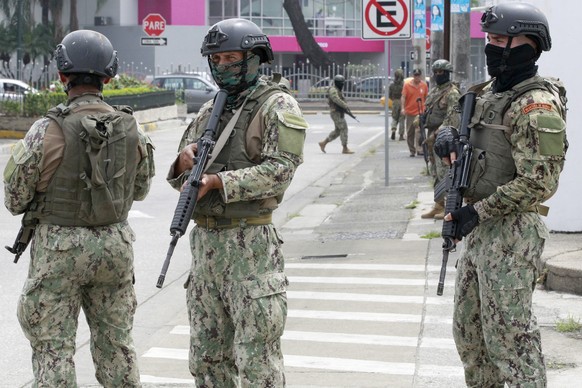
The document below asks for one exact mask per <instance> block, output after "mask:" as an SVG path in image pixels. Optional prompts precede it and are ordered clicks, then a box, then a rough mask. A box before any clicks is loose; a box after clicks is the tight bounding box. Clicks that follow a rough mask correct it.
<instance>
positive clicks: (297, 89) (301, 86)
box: [283, 72, 323, 97]
mask: <svg viewBox="0 0 582 388" xmlns="http://www.w3.org/2000/svg"><path fill="white" fill-rule="evenodd" d="M283 77H285V78H286V79H287V80H288V81H289V84H290V85H291V91H292V93H293V95H294V96H295V97H307V96H308V94H309V89H310V88H311V86H313V85H314V84H316V83H317V82H319V81H320V80H321V79H322V78H323V77H320V76H318V75H315V74H310V73H290V74H287V73H285V72H283Z"/></svg>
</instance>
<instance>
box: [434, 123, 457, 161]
mask: <svg viewBox="0 0 582 388" xmlns="http://www.w3.org/2000/svg"><path fill="white" fill-rule="evenodd" d="M458 148H459V133H458V132H457V130H456V129H455V128H454V127H442V128H441V129H439V132H438V133H437V136H436V140H435V142H434V152H436V154H437V155H438V156H439V157H440V158H448V157H449V155H450V153H451V152H457V150H458Z"/></svg>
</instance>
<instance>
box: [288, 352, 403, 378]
mask: <svg viewBox="0 0 582 388" xmlns="http://www.w3.org/2000/svg"><path fill="white" fill-rule="evenodd" d="M285 367H292V368H309V369H325V370H336V371H342V372H363V373H381V374H387V375H406V376H410V375H412V374H414V364H413V363H404V362H383V361H366V360H356V359H349V358H334V357H310V356H295V355H289V354H286V355H285Z"/></svg>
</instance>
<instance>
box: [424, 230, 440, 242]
mask: <svg viewBox="0 0 582 388" xmlns="http://www.w3.org/2000/svg"><path fill="white" fill-rule="evenodd" d="M439 237H441V232H434V231H432V232H428V233H427V234H424V235H422V236H420V238H426V239H429V240H430V239H433V238H439Z"/></svg>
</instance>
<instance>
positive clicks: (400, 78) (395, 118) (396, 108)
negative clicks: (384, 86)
mask: <svg viewBox="0 0 582 388" xmlns="http://www.w3.org/2000/svg"><path fill="white" fill-rule="evenodd" d="M403 86H404V71H402V69H397V70H396V71H395V72H394V82H392V83H391V84H390V87H389V88H388V98H389V99H390V100H392V110H391V113H392V122H391V125H390V130H391V132H392V133H391V135H390V138H391V139H392V140H396V129H398V140H404V115H403V114H402V104H400V98H401V97H402V87H403Z"/></svg>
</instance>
